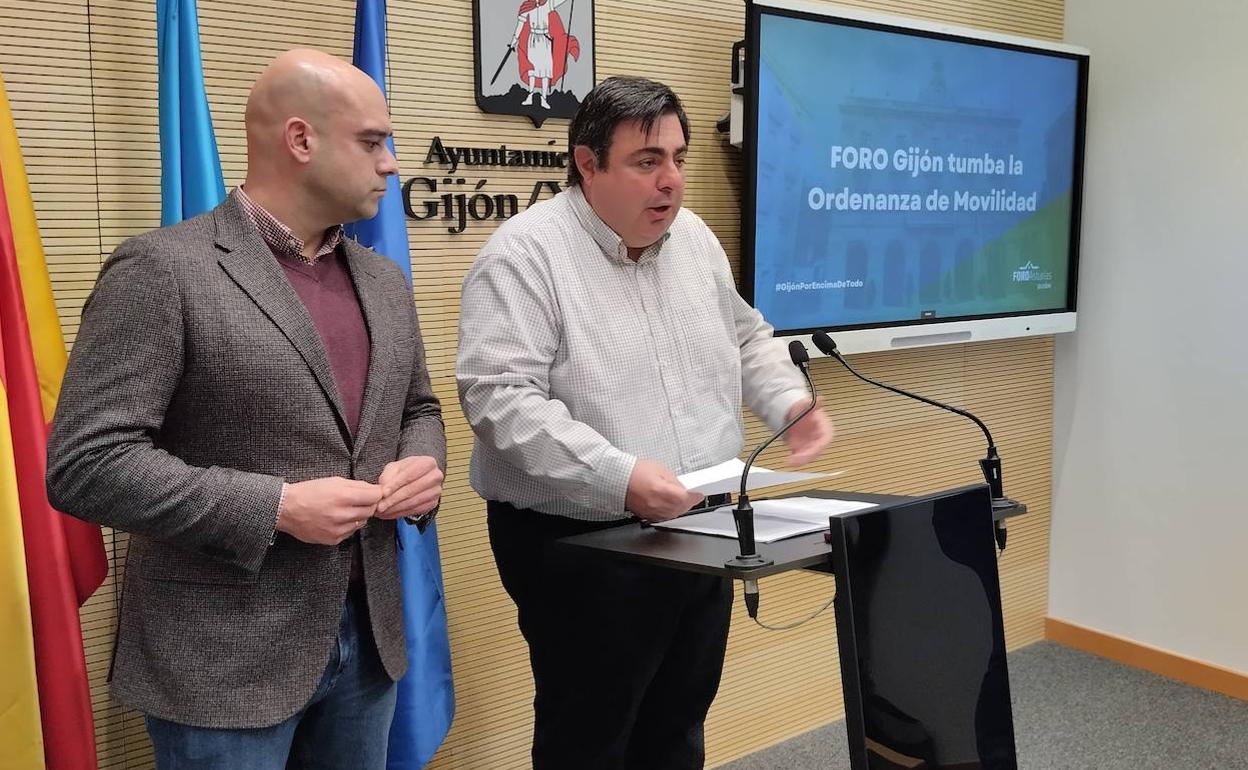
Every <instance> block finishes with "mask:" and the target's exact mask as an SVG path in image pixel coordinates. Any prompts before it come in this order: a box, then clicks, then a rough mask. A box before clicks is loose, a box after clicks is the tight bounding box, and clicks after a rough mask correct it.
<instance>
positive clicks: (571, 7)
mask: <svg viewBox="0 0 1248 770" xmlns="http://www.w3.org/2000/svg"><path fill="white" fill-rule="evenodd" d="M575 13H576V0H572V2H570V3H568V27H567V29H565V30H564V31H563V72H560V73H559V83H558V87H559V90H563V79H564V78H566V77H567V76H568V49H569V48H570V47H571V46H569V45H568V41H569V40H570V39H571V38H572V16H573V15H574V14H575Z"/></svg>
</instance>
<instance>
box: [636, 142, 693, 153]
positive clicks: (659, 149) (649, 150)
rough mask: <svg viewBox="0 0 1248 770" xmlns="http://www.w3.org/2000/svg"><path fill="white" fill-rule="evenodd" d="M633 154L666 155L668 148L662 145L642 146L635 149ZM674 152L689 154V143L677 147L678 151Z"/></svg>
mask: <svg viewBox="0 0 1248 770" xmlns="http://www.w3.org/2000/svg"><path fill="white" fill-rule="evenodd" d="M632 154H633V156H637V155H666V154H667V150H665V149H663V148H662V147H642V148H640V149H637V150H634V151H633V153H632ZM672 154H673V155H688V154H689V145H687V144H682V145H681V146H679V147H677V148H676V152H674V153H672Z"/></svg>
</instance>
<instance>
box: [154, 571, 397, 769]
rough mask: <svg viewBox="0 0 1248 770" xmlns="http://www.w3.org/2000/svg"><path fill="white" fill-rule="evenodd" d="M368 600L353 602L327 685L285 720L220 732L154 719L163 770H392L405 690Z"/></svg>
mask: <svg viewBox="0 0 1248 770" xmlns="http://www.w3.org/2000/svg"><path fill="white" fill-rule="evenodd" d="M352 593H354V592H352ZM361 594H362V592H361ZM363 601H364V599H363V596H362V595H361V596H360V597H359V598H354V597H348V599H347V602H346V606H345V608H344V609H343V613H342V623H341V624H340V625H339V627H338V643H337V644H336V645H335V646H334V651H333V653H332V654H331V655H330V657H329V665H328V666H327V667H326V668H325V675H324V676H323V677H321V683H320V684H319V685H318V686H317V688H316V692H315V693H313V695H312V699H311V700H310V701H309V702H308V705H306V706H304V708H303V710H301V711H300V712H299V713H297V714H295V715H294V716H292V717H291V718H289V719H287V720H286V721H285V722H282V723H280V724H277V725H274V726H273V727H261V728H255V729H240V730H217V729H212V728H204V727H191V726H189V725H182V724H177V723H176V722H169V721H166V720H164V719H157V718H156V717H152V716H148V717H147V718H146V719H147V732H148V735H150V736H151V739H152V746H153V747H154V748H155V750H156V767H157V768H158V770H283V769H284V768H300V769H301V770H302V769H306V770H321V769H322V768H323V769H324V770H339V768H350V769H351V770H356V769H357V768H358V770H385V767H386V747H387V745H388V743H389V735H390V721H391V720H392V719H393V718H394V701H395V696H396V694H397V692H398V691H397V689H396V688H395V685H394V682H392V681H390V677H389V676H387V675H386V672H385V670H384V669H383V668H382V666H381V660H380V659H379V658H378V657H377V646H376V644H375V643H374V642H373V637H372V634H371V633H370V632H369V630H368V625H367V623H368V617H367V614H366V613H365V612H363V611H362V610H361V609H360V608H361V607H362V606H363V604H362V603H363Z"/></svg>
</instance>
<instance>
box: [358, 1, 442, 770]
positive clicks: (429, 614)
mask: <svg viewBox="0 0 1248 770" xmlns="http://www.w3.org/2000/svg"><path fill="white" fill-rule="evenodd" d="M352 62H353V63H354V64H355V66H357V67H359V68H360V69H361V70H363V71H364V72H366V73H368V74H369V75H370V76H371V77H372V78H373V80H375V81H377V85H378V86H379V87H380V88H381V91H382V93H383V94H384V93H385V91H386V3H385V0H357V2H356V5H355V52H354V54H353V55H352ZM387 144H388V145H389V147H390V151H391V152H394V140H393V139H389V140H387ZM400 195H401V193H400V192H399V180H398V177H397V176H392V177H390V179H389V182H388V185H387V188H386V194H385V195H384V196H383V197H382V199H381V207H380V208H379V209H378V210H377V215H376V216H375V217H373V218H372V219H366V220H363V221H361V222H356V223H355V224H353V225H350V226H349V227H348V228H347V233H348V234H349V235H350V236H351V237H353V238H355V239H356V240H358V241H359V242H360V243H361V244H363V245H365V246H369V247H371V248H373V249H375V250H376V251H378V252H379V253H381V254H384V255H385V256H387V257H389V258H390V259H393V260H394V261H395V262H396V263H398V265H399V267H400V268H402V270H403V273H404V275H406V276H407V278H408V281H409V282H410V281H411V277H412V267H411V257H410V253H409V251H408V244H407V220H406V219H405V217H404V212H403V201H402V199H401V197H400ZM399 546H400V548H401V550H400V551H399V574H400V576H401V577H402V580H403V628H404V631H405V632H406V633H407V660H408V669H407V675H406V676H404V677H403V679H402V680H400V681H399V685H398V686H399V694H398V704H397V705H396V706H395V710H394V722H393V723H392V724H391V726H390V751H389V756H388V758H387V761H386V765H387V768H388V770H419V768H422V767H424V766H425V764H426V763H427V762H428V761H429V760H430V759H431V758H432V757H433V754H434V752H435V751H437V750H438V746H440V745H442V739H443V738H445V737H446V732H447V730H449V729H450V728H451V717H452V716H453V715H454V714H455V689H454V686H453V684H452V682H451V647H450V640H449V638H448V636H447V628H446V605H445V604H444V603H443V600H442V596H443V594H442V560H441V558H440V556H439V554H438V532H437V524H436V523H432V524H430V525H429V527H428V528H427V529H426V530H425V531H424V533H423V534H422V533H421V532H420V531H419V530H417V529H416V528H415V527H413V526H410V525H407V524H402V523H401V524H399Z"/></svg>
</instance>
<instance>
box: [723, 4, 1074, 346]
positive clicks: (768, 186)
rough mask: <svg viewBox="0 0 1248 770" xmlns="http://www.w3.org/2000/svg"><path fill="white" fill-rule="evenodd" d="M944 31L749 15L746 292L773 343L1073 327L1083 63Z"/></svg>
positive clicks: (832, 18) (797, 15)
mask: <svg viewBox="0 0 1248 770" xmlns="http://www.w3.org/2000/svg"><path fill="white" fill-rule="evenodd" d="M777 5H789V3H787V2H778V3H777ZM792 5H794V7H795V8H800V7H804V6H803V5H802V4H800V3H793V4H792ZM938 29H941V28H938V27H934V26H933V27H931V28H912V27H906V26H898V25H893V24H884V23H878V22H873V21H866V20H864V19H862V18H851V17H842V16H836V15H826V14H824V13H814V12H806V11H802V10H795V9H794V8H787V7H770V6H769V5H765V4H760V3H754V4H752V5H751V10H750V18H749V23H748V25H747V50H748V54H747V62H748V63H749V67H750V69H749V70H748V72H749V73H750V74H751V77H749V78H747V81H746V82H747V92H746V126H745V128H746V133H745V139H744V141H745V143H746V150H747V153H746V154H747V168H746V174H747V182H746V193H745V201H744V205H743V213H744V216H743V233H742V241H743V249H742V293H743V295H744V296H745V297H746V299H747V301H750V302H751V303H752V304H753V305H754V306H755V307H757V308H758V309H759V310H760V311H761V312H762V314H763V316H764V317H765V318H766V319H767V320H768V321H769V322H770V323H771V324H772V325H773V326H775V327H776V330H777V333H778V334H801V333H809V332H811V331H814V330H817V329H824V330H833V331H844V330H854V329H868V328H879V327H897V326H919V325H924V324H938V323H947V322H950V321H964V320H976V319H994V318H1001V317H1008V316H1028V315H1044V314H1050V313H1073V312H1074V310H1075V288H1076V281H1075V279H1076V266H1077V257H1078V244H1079V237H1078V236H1079V212H1080V191H1081V186H1082V182H1081V174H1082V166H1083V136H1084V114H1085V102H1086V83H1087V65H1088V57H1087V56H1086V54H1081V53H1077V52H1075V51H1074V50H1073V49H1072V50H1065V49H1064V48H1062V47H1057V48H1046V47H1041V45H1042V44H1040V43H1039V42H1038V41H1037V42H1035V43H1034V45H1033V44H1031V43H1030V42H1029V41H1026V40H1024V39H1022V38H1009V39H1008V40H1010V42H1003V41H1002V40H997V39H981V38H973V37H967V36H962V35H958V34H949V33H945V32H940V31H937V30H938ZM1072 323H1073V319H1072ZM1020 328H1025V327H1020ZM1037 328H1040V327H1037ZM838 339H840V337H838Z"/></svg>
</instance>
